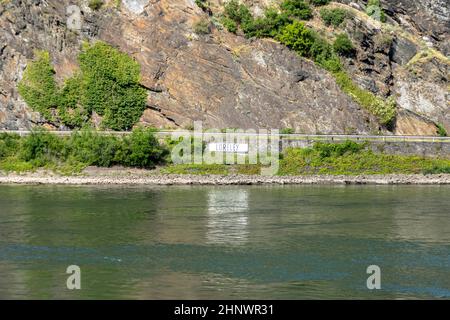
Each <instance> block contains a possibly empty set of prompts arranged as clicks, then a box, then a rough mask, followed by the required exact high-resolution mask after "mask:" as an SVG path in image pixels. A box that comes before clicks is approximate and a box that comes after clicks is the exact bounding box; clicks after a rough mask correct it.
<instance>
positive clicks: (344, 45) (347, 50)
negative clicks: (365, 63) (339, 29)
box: [333, 33, 355, 56]
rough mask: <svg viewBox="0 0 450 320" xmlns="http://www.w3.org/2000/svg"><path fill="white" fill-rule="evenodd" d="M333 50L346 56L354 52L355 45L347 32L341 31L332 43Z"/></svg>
mask: <svg viewBox="0 0 450 320" xmlns="http://www.w3.org/2000/svg"><path fill="white" fill-rule="evenodd" d="M333 48H334V51H336V52H337V53H338V54H340V55H342V56H348V55H351V54H353V53H354V52H355V47H354V46H353V43H352V41H351V40H350V39H349V37H348V36H347V34H345V33H341V34H339V35H338V36H337V37H336V40H335V41H334V43H333Z"/></svg>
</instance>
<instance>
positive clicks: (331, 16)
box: [320, 8, 349, 27]
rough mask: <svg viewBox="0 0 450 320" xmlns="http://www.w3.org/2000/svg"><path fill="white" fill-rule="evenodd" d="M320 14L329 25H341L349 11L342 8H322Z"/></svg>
mask: <svg viewBox="0 0 450 320" xmlns="http://www.w3.org/2000/svg"><path fill="white" fill-rule="evenodd" d="M320 16H321V18H322V20H323V21H324V22H325V24H326V25H327V26H331V25H332V26H334V27H339V26H340V25H341V24H342V23H343V22H344V21H345V19H347V18H348V17H349V12H348V11H347V10H345V9H341V8H335V9H326V8H324V9H321V10H320Z"/></svg>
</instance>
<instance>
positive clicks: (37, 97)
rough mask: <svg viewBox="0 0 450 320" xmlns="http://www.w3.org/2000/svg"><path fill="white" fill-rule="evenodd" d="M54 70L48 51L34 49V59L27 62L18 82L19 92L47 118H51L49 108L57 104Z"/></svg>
mask: <svg viewBox="0 0 450 320" xmlns="http://www.w3.org/2000/svg"><path fill="white" fill-rule="evenodd" d="M54 76H55V70H54V69H53V66H52V64H51V61H50V55H49V53H48V52H44V51H36V52H35V59H34V60H33V61H32V62H30V63H28V66H27V68H26V69H25V72H24V74H23V78H22V80H21V81H20V82H19V87H18V89H19V94H20V95H21V96H22V98H23V99H24V100H25V102H26V103H27V104H28V105H29V106H30V107H32V108H33V109H34V110H35V111H37V112H39V113H41V114H42V115H43V116H44V117H46V118H47V119H48V120H51V119H52V115H51V109H52V108H54V107H56V106H57V104H58V88H57V86H56V82H55V78H54Z"/></svg>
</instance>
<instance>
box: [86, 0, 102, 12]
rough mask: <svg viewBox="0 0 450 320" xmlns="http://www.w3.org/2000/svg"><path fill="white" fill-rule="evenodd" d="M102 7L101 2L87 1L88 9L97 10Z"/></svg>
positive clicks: (99, 0) (95, 0)
mask: <svg viewBox="0 0 450 320" xmlns="http://www.w3.org/2000/svg"><path fill="white" fill-rule="evenodd" d="M102 6H103V1H102V0H89V8H91V9H92V10H99V9H100V8H101V7H102Z"/></svg>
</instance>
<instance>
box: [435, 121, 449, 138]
mask: <svg viewBox="0 0 450 320" xmlns="http://www.w3.org/2000/svg"><path fill="white" fill-rule="evenodd" d="M437 128H438V130H437V133H438V135H440V136H441V137H446V136H447V130H445V128H444V126H443V125H442V124H438V125H437Z"/></svg>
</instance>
